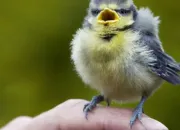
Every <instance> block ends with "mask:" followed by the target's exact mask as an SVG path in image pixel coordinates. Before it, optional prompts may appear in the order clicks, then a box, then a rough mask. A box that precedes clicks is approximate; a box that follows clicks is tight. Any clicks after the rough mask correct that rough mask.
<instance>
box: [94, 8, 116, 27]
mask: <svg viewBox="0 0 180 130" xmlns="http://www.w3.org/2000/svg"><path fill="white" fill-rule="evenodd" d="M97 20H98V23H100V24H109V23H116V22H118V21H119V20H120V17H119V15H118V14H117V13H116V12H115V11H113V10H111V9H104V10H103V11H101V12H100V14H99V15H98V18H97Z"/></svg>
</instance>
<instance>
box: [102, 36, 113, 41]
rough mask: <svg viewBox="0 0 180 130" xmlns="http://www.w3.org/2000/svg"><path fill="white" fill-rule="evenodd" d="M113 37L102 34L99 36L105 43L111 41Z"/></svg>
mask: <svg viewBox="0 0 180 130" xmlns="http://www.w3.org/2000/svg"><path fill="white" fill-rule="evenodd" d="M114 36H116V34H104V35H102V36H101V38H102V39H103V40H105V41H111V39H112V38H113V37H114Z"/></svg>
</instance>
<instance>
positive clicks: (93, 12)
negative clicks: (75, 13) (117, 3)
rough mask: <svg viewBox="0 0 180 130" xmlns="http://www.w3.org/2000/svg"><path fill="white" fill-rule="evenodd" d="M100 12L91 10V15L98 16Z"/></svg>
mask: <svg viewBox="0 0 180 130" xmlns="http://www.w3.org/2000/svg"><path fill="white" fill-rule="evenodd" d="M100 12H101V10H98V9H92V10H91V13H92V15H94V16H96V15H98V14H99V13H100Z"/></svg>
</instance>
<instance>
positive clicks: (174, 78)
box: [141, 33, 180, 85]
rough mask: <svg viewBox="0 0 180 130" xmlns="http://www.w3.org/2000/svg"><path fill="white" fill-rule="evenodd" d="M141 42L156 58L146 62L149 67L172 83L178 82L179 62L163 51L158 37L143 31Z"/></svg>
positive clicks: (179, 81)
mask: <svg viewBox="0 0 180 130" xmlns="http://www.w3.org/2000/svg"><path fill="white" fill-rule="evenodd" d="M141 42H143V43H145V45H147V46H148V47H149V49H150V50H151V51H152V54H153V56H154V57H155V59H156V60H154V61H151V62H149V63H147V66H148V67H149V69H150V70H151V71H152V72H153V73H155V74H156V75H158V76H159V77H161V78H162V79H164V80H166V81H168V82H170V83H172V84H174V85H178V84H180V75H179V74H178V73H179V72H180V64H179V63H177V62H176V61H175V60H174V59H173V58H172V57H170V56H169V55H168V54H166V53H165V52H164V51H163V49H162V47H161V42H160V41H159V39H158V38H157V37H156V36H154V35H153V34H152V35H151V34H150V33H143V34H142V37H141Z"/></svg>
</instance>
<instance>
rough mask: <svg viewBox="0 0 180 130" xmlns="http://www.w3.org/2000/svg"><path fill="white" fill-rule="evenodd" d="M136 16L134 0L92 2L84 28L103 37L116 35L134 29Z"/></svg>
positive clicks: (97, 0) (94, 0)
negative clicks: (104, 35)
mask: <svg viewBox="0 0 180 130" xmlns="http://www.w3.org/2000/svg"><path fill="white" fill-rule="evenodd" d="M136 15H137V12H136V7H135V6H134V4H133V1H132V0H91V2H90V6H89V9H88V15H87V16H86V18H85V22H84V27H89V28H90V29H92V30H94V31H96V32H98V33H100V34H102V35H103V34H115V33H117V32H119V31H125V30H126V29H129V28H130V27H132V25H133V24H134V22H135V19H136Z"/></svg>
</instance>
